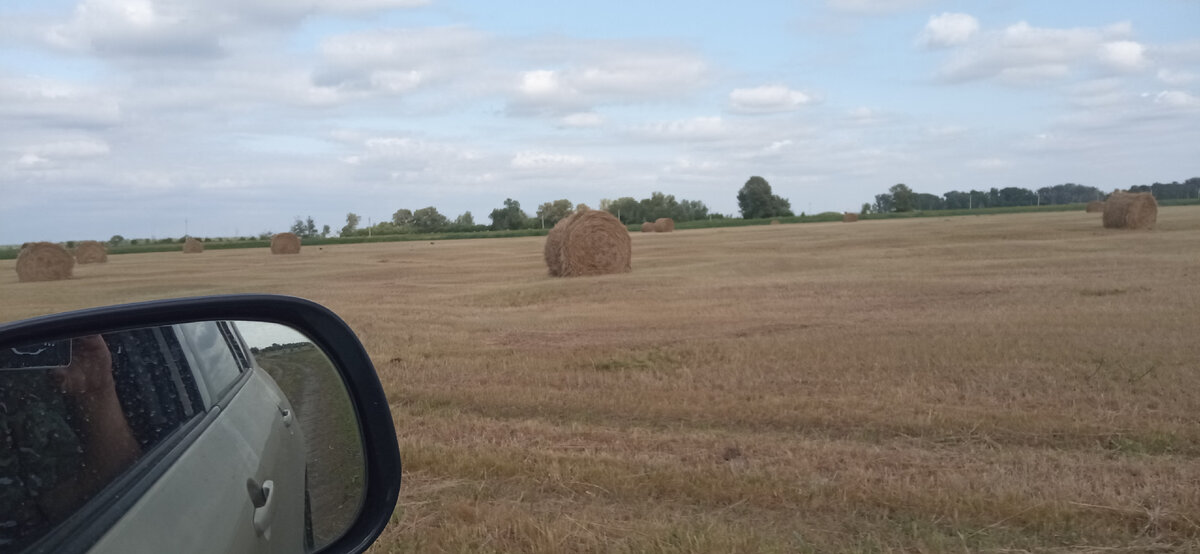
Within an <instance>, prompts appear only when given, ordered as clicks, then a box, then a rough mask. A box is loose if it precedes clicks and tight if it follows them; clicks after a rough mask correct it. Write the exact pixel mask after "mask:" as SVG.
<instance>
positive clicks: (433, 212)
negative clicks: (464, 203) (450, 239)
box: [412, 206, 450, 233]
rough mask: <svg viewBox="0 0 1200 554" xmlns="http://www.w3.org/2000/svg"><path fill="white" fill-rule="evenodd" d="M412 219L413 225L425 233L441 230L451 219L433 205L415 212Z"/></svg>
mask: <svg viewBox="0 0 1200 554" xmlns="http://www.w3.org/2000/svg"><path fill="white" fill-rule="evenodd" d="M412 219H413V221H412V226H413V227H415V228H416V229H417V230H418V231H421V232H423V233H430V232H433V231H440V230H442V229H444V228H445V227H446V226H447V225H449V224H450V220H449V219H446V216H444V215H442V214H440V213H438V211H437V208H435V207H433V206H429V207H427V208H421V209H419V210H417V211H415V212H413V217H412Z"/></svg>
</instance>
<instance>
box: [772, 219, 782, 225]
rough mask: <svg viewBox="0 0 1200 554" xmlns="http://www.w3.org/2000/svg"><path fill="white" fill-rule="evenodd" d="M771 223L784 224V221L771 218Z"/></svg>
mask: <svg viewBox="0 0 1200 554" xmlns="http://www.w3.org/2000/svg"><path fill="white" fill-rule="evenodd" d="M771 225H783V223H782V222H780V221H779V220H778V219H772V220H771Z"/></svg>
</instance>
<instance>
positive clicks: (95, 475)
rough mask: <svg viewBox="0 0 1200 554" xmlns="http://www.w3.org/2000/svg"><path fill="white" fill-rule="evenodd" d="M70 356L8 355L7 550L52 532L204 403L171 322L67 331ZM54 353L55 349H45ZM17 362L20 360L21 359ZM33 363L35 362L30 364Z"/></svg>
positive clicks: (4, 383)
mask: <svg viewBox="0 0 1200 554" xmlns="http://www.w3.org/2000/svg"><path fill="white" fill-rule="evenodd" d="M55 347H56V348H59V349H61V350H63V351H64V353H61V357H62V358H63V359H65V360H67V361H68V362H69V363H68V364H67V365H66V366H46V365H45V364H40V363H39V364H24V366H23V365H22V364H21V363H20V362H14V359H16V360H20V359H21V357H23V356H28V354H23V353H21V352H22V351H24V352H33V351H34V350H36V349H34V348H21V347H19V348H17V349H12V350H8V351H6V352H4V353H3V355H0V362H4V363H5V364H6V367H3V368H0V514H4V518H5V519H4V520H3V521H0V551H2V552H16V551H20V550H21V549H23V548H24V547H26V546H29V545H31V544H34V543H36V542H37V541H39V540H47V537H48V536H50V535H52V534H53V533H54V530H55V528H56V526H59V524H61V523H63V522H65V521H67V520H69V519H70V518H71V517H72V516H73V515H75V514H76V513H77V512H79V511H80V510H82V509H85V508H86V507H87V506H88V505H89V503H103V502H104V499H105V498H107V497H109V495H113V494H121V491H113V490H109V489H111V487H110V486H109V485H110V484H111V483H113V482H115V481H116V480H118V478H120V477H121V476H122V475H124V474H126V473H128V472H130V471H131V470H132V469H134V468H136V467H137V466H138V465H140V464H145V463H153V460H155V459H156V458H157V456H156V455H157V454H158V453H159V450H160V447H161V446H162V445H164V444H165V443H167V442H169V439H170V437H172V436H173V435H175V434H177V433H179V432H180V431H181V430H182V429H183V428H184V427H185V426H186V425H187V424H188V423H189V422H192V421H195V420H197V418H198V417H200V416H201V415H202V414H203V413H204V402H203V401H202V396H201V389H200V384H199V383H197V380H196V377H195V375H194V373H193V371H192V365H191V362H189V360H188V357H187V356H185V355H184V350H185V346H184V345H183V344H182V343H181V342H180V340H179V338H178V336H177V334H176V332H175V330H174V329H173V328H171V327H151V328H143V329H135V330H129V331H122V332H117V333H109V334H105V335H103V336H92V337H84V338H80V339H76V340H73V341H61V342H60V343H59V344H57V345H56V346H55ZM39 354H40V355H42V356H47V355H49V354H47V353H46V352H41V353H39ZM13 366H16V367H13ZM26 366H29V367H26Z"/></svg>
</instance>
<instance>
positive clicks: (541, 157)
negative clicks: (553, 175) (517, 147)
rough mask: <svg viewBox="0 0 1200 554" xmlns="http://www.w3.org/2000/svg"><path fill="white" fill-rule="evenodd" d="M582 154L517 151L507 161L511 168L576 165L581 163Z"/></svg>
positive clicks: (546, 167)
mask: <svg viewBox="0 0 1200 554" xmlns="http://www.w3.org/2000/svg"><path fill="white" fill-rule="evenodd" d="M583 163H584V159H583V157H582V156H575V155H572V154H554V153H550V152H541V151H536V150H527V151H524V152H518V153H517V154H516V155H515V156H513V158H512V161H511V162H510V163H509V165H510V166H512V168H513V169H523V170H541V169H561V168H569V167H578V166H580V165H583Z"/></svg>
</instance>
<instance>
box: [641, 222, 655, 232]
mask: <svg viewBox="0 0 1200 554" xmlns="http://www.w3.org/2000/svg"><path fill="white" fill-rule="evenodd" d="M654 231H655V229H654V222H653V221H647V222H645V223H643V224H642V232H643V233H653V232H654Z"/></svg>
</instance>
